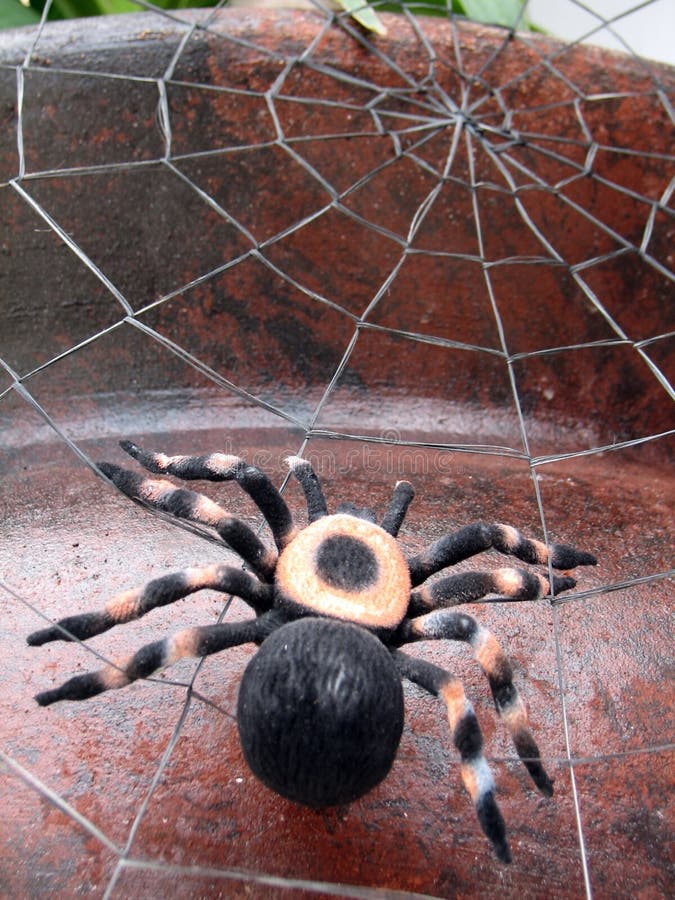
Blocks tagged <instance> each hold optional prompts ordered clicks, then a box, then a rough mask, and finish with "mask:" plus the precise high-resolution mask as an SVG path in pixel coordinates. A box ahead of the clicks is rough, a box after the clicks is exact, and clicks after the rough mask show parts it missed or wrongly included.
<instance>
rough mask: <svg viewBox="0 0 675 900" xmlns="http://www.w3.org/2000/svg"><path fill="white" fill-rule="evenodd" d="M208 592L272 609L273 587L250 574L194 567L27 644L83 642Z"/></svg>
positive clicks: (227, 568)
mask: <svg viewBox="0 0 675 900" xmlns="http://www.w3.org/2000/svg"><path fill="white" fill-rule="evenodd" d="M207 588H208V589H211V590H215V591H220V592H221V593H223V594H234V595H235V596H237V597H240V598H241V599H242V600H244V602H246V603H248V605H249V606H251V607H252V608H253V609H254V610H255V611H256V612H257V613H262V612H266V611H267V610H268V609H271V608H272V602H273V588H272V585H270V584H263V583H262V582H260V581H258V579H257V578H255V577H254V576H253V575H249V574H248V572H244V571H243V570H242V569H236V568H234V567H233V566H226V565H222V564H214V565H210V566H194V567H190V568H189V569H183V570H182V571H180V572H172V573H171V574H170V575H162V576H161V577H160V578H155V579H153V580H152V581H149V582H148V583H147V584H146V585H144V586H143V587H139V588H132V589H131V590H127V591H122V592H121V593H119V594H116V595H115V596H114V597H111V599H110V600H108V602H107V603H106V604H105V606H104V607H103V609H100V610H96V611H94V612H87V613H80V614H79V615H76V616H67V617H66V618H64V619H59V621H58V622H57V623H56V624H55V625H52V626H51V627H49V628H43V629H42V630H40V631H34V632H33V633H32V634H29V635H28V638H27V642H28V644H30V646H31V647H38V646H40V645H42V644H47V643H49V642H50V641H70V640H73V639H74V638H77V639H79V640H83V641H84V640H87V638H90V637H93V636H94V635H96V634H101V633H102V632H104V631H108V629H109V628H113V627H114V626H115V625H121V624H123V623H125V622H131V621H133V620H134V619H140V618H141V616H144V615H145V614H146V613H148V612H150V610H152V609H156V608H157V607H160V606H168V605H169V604H170V603H175V602H176V601H177V600H182V599H183V598H184V597H187V596H188V595H189V594H194V593H195V592H196V591H201V590H204V589H207Z"/></svg>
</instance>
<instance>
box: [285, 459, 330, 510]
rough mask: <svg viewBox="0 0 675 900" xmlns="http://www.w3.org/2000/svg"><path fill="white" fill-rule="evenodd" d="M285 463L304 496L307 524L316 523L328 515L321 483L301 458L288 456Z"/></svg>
mask: <svg viewBox="0 0 675 900" xmlns="http://www.w3.org/2000/svg"><path fill="white" fill-rule="evenodd" d="M285 462H286V465H287V466H288V468H289V469H290V471H291V473H292V474H293V475H294V476H295V477H296V479H297V480H298V482H299V484H300V487H301V488H302V492H303V494H304V495H305V502H306V503H307V517H308V519H309V522H310V523H312V522H316V520H317V519H321V518H323V517H324V516H326V515H328V506H327V505H326V498H325V497H324V495H323V490H322V489H321V482H320V481H319V476H318V475H317V474H316V472H315V471H314V469H313V468H312V465H311V463H310V462H308V461H307V460H306V459H303V458H302V457H301V456H288V457H286V460H285Z"/></svg>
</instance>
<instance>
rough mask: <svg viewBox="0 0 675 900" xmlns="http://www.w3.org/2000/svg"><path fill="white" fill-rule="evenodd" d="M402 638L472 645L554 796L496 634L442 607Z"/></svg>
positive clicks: (531, 768)
mask: <svg viewBox="0 0 675 900" xmlns="http://www.w3.org/2000/svg"><path fill="white" fill-rule="evenodd" d="M402 640H403V642H406V641H416V640H451V641H465V642H466V643H467V644H469V645H470V646H471V648H472V650H473V652H474V655H475V657H476V659H477V660H478V662H479V663H480V666H481V668H482V669H483V672H484V673H485V675H486V676H487V679H488V682H489V684H490V690H491V691H492V698H493V700H494V703H495V707H496V709H497V712H498V713H499V716H500V718H501V719H502V721H503V722H504V723H505V724H506V727H507V728H508V729H509V732H510V734H511V738H512V740H513V743H514V745H515V748H516V750H517V751H518V756H519V757H520V758H521V760H522V762H523V764H524V765H525V768H526V769H527V771H528V772H529V773H530V777H531V778H532V780H533V781H534V783H535V784H536V786H537V787H538V788H539V790H540V791H541V792H542V794H545V795H546V796H548V797H550V796H551V795H552V794H553V783H552V781H551V779H550V778H549V777H548V775H547V774H546V771H545V769H544V767H543V765H542V762H541V758H540V754H539V748H538V747H537V744H536V741H535V740H534V737H533V736H532V733H531V731H530V728H529V725H528V721H527V710H526V709H525V703H524V702H523V700H522V698H521V696H520V694H519V693H518V691H517V689H516V686H515V685H514V683H513V669H512V667H511V663H510V662H509V659H508V657H507V656H506V655H505V653H504V651H503V650H502V648H501V647H500V645H499V642H498V641H497V639H496V638H495V636H494V635H493V634H492V633H491V632H490V631H488V629H487V628H484V627H483V626H482V625H480V624H479V623H478V622H477V621H476V620H475V619H474V618H473V617H472V616H468V615H466V613H459V612H454V611H453V610H449V609H439V610H436V611H435V612H431V613H427V614H426V615H424V616H418V617H417V618H415V619H411V620H410V622H409V623H408V625H407V626H406V629H405V632H404V633H403V634H402Z"/></svg>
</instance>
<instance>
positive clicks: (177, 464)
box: [120, 441, 295, 550]
mask: <svg viewBox="0 0 675 900" xmlns="http://www.w3.org/2000/svg"><path fill="white" fill-rule="evenodd" d="M120 447H121V448H122V449H123V450H124V451H125V453H128V454H129V456H132V457H133V458H134V459H135V460H137V461H138V462H139V463H140V464H141V465H142V466H143V467H144V468H145V469H147V470H148V471H149V472H153V473H155V474H156V475H175V476H176V477H178V478H182V479H184V480H186V481H236V482H237V484H238V485H239V486H240V487H241V488H242V489H243V490H244V491H246V493H247V494H248V495H249V496H250V497H251V499H252V500H253V501H254V503H255V504H256V505H257V507H258V509H259V510H260V511H261V513H262V514H263V515H264V517H265V519H266V520H267V523H268V525H269V526H270V528H271V530H272V534H273V536H274V541H275V543H276V545H277V547H278V548H279V549H280V550H281V549H283V548H284V547H285V546H286V545H287V544H289V543H290V541H291V540H292V539H293V537H294V535H295V529H294V526H293V518H292V516H291V512H290V510H289V508H288V506H287V505H286V501H285V500H284V498H283V497H282V496H281V494H280V493H279V491H278V490H277V489H276V488H275V486H274V485H273V484H272V482H271V481H270V479H269V478H268V477H267V475H265V473H264V472H261V471H260V469H258V468H257V467H256V466H252V465H249V464H248V463H247V462H245V461H244V460H243V459H240V458H239V457H238V456H230V455H229V454H226V453H209V454H207V455H205V456H167V455H166V454H165V453H152V452H149V451H146V450H142V449H141V448H140V447H138V446H137V445H136V444H134V443H132V442H131V441H120Z"/></svg>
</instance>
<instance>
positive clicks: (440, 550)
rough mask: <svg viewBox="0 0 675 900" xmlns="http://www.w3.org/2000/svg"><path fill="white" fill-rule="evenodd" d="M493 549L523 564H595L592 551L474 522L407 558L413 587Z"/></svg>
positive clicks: (567, 566) (568, 566)
mask: <svg viewBox="0 0 675 900" xmlns="http://www.w3.org/2000/svg"><path fill="white" fill-rule="evenodd" d="M490 549H495V550H499V552H500V553H505V554H506V555H507V556H515V557H516V559H520V560H522V561H523V562H526V563H535V564H538V565H542V566H545V565H547V564H548V563H549V562H550V564H551V566H553V568H554V569H574V568H575V567H576V566H594V565H595V564H596V562H597V560H596V558H595V557H594V556H593V554H592V553H586V552H585V551H583V550H577V549H575V548H574V547H570V546H569V545H568V544H551V545H550V546H547V545H546V544H543V543H542V542H541V541H535V540H531V539H530V538H526V537H524V536H523V535H522V534H521V533H520V532H519V531H517V530H516V529H515V528H512V527H511V526H510V525H489V524H487V523H485V522H476V523H475V524H474V525H466V526H465V527H464V528H460V529H459V531H456V532H453V533H452V534H446V535H445V537H442V538H440V540H438V541H436V542H435V543H434V544H432V545H431V547H429V548H428V549H426V550H425V551H423V552H422V553H420V554H419V555H417V556H414V557H413V558H412V559H410V560H409V561H408V565H409V567H410V578H411V583H412V585H413V587H415V586H416V585H418V584H421V583H422V582H423V581H426V579H427V578H428V577H429V576H430V575H433V574H434V572H439V571H440V570H441V569H445V568H446V567H447V566H454V565H455V564H456V563H458V562H461V561H462V560H464V559H468V558H469V557H470V556H475V555H476V553H483V552H484V551H485V550H490Z"/></svg>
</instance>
